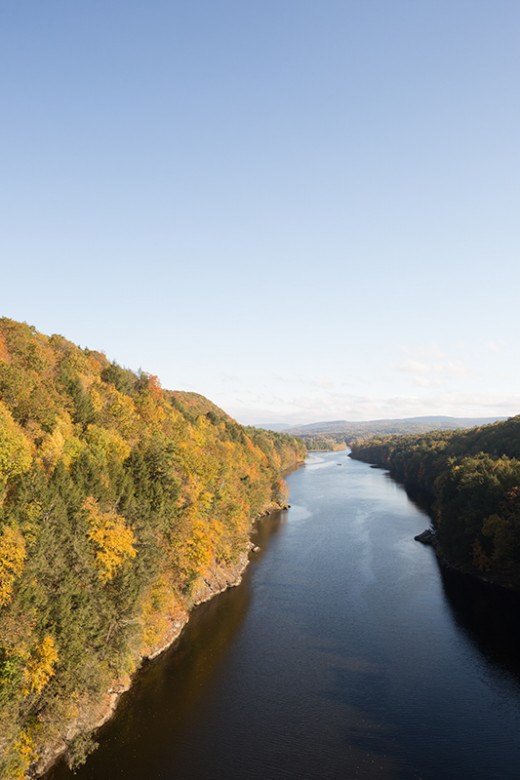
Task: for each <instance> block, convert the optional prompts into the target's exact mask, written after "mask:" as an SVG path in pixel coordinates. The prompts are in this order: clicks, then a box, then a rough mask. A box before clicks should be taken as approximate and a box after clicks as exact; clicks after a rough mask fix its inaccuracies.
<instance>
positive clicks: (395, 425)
mask: <svg viewBox="0 0 520 780" xmlns="http://www.w3.org/2000/svg"><path fill="white" fill-rule="evenodd" d="M505 419H506V418H505V417H448V416H443V415H428V416H423V417H404V418H399V419H381V420H363V421H358V422H353V421H351V420H326V421H323V422H316V423H309V424H307V425H284V424H282V423H276V424H274V425H259V426H257V427H259V428H267V429H268V430H272V431H283V432H284V433H289V434H291V436H296V437H298V438H301V439H304V441H305V443H306V445H307V448H308V449H311V450H325V449H336V448H337V445H338V444H340V443H343V442H346V443H347V444H349V443H350V442H351V441H354V440H355V439H361V438H367V437H370V436H390V435H396V434H397V435H399V434H420V433H427V432H428V431H435V430H457V429H458V428H474V427H476V426H480V425H488V424H490V423H495V422H499V421H501V420H505Z"/></svg>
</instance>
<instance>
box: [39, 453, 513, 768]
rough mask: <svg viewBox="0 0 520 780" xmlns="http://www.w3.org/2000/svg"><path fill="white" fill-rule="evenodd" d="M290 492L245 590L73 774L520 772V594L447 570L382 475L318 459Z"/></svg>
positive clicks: (221, 608) (190, 638) (160, 665)
mask: <svg viewBox="0 0 520 780" xmlns="http://www.w3.org/2000/svg"><path fill="white" fill-rule="evenodd" d="M338 464H341V466H338ZM289 483H290V487H291V502H292V504H293V508H292V509H291V510H290V511H289V512H288V513H281V514H279V515H277V516H273V517H270V518H268V519H267V520H265V521H264V522H263V523H262V524H261V526H260V527H259V529H258V537H257V543H258V544H260V546H261V547H262V553H260V555H259V557H258V558H255V560H254V561H253V563H252V564H251V566H250V568H249V570H248V572H247V575H246V577H245V579H244V582H243V583H242V585H241V586H240V587H239V588H235V589H233V590H230V591H228V592H227V593H225V594H223V595H222V596H219V597H218V598H216V599H214V600H213V601H212V602H209V603H208V604H205V605H203V606H201V607H200V608H198V609H197V610H196V612H195V613H194V615H193V617H192V619H191V620H190V623H189V624H188V627H187V628H186V630H185V632H184V634H183V635H182V637H181V639H180V641H179V642H178V643H177V645H176V646H175V647H173V648H171V649H170V650H169V651H168V652H167V653H165V654H164V655H163V656H162V657H160V658H159V659H157V660H156V661H154V662H152V663H150V664H148V665H147V666H146V667H145V668H144V669H143V670H142V672H141V673H140V674H139V675H138V676H137V678H136V682H135V684H134V686H133V688H132V690H131V691H130V692H129V693H128V694H126V695H125V696H124V697H123V699H122V701H121V704H120V707H119V709H118V713H117V716H116V718H114V720H113V721H112V722H110V723H109V724H107V725H106V726H105V727H104V728H103V729H102V730H101V732H100V734H99V736H98V740H99V741H100V747H99V749H98V750H97V751H96V753H94V754H93V756H92V757H91V758H90V759H89V760H88V762H87V764H86V765H85V766H84V767H82V768H81V769H80V770H79V771H78V773H77V775H76V777H77V778H78V780H116V778H125V779H128V780H137V779H138V778H139V780H257V779H258V780H356V778H360V779H361V778H362V779H363V780H376V779H377V780H387V779H388V780H407V779H408V778H410V779H411V778H417V779H418V778H423V779H424V780H426V779H428V780H430V779H431V780H433V779H435V780H451V778H453V780H455V779H456V778H457V779H463V780H465V778H468V780H469V778H471V780H501V779H504V780H505V779H506V778H507V779H509V778H510V779H511V780H513V778H514V779H515V780H517V778H518V777H520V685H519V682H520V653H519V650H520V637H519V631H518V628H517V623H518V620H517V616H518V605H519V600H518V598H516V597H514V598H513V597H511V598H510V597H508V596H505V597H502V596H501V595H500V594H497V593H496V592H495V591H493V590H491V589H490V588H480V587H478V586H475V585H474V584H473V583H471V582H470V581H469V580H467V579H466V578H464V577H461V576H460V575H455V574H452V573H442V572H441V571H440V569H439V566H438V564H437V561H436V559H435V556H434V554H433V551H432V550H431V548H427V547H423V546H422V545H420V544H418V543H417V542H414V540H413V536H414V534H416V533H418V532H419V531H421V530H423V529H424V528H425V527H426V526H427V525H428V524H429V519H428V517H426V516H425V515H424V514H422V513H421V511H420V510H419V509H418V508H417V507H416V506H415V505H414V504H413V503H412V502H411V501H410V500H409V499H408V498H407V496H406V494H405V492H404V490H403V489H402V488H401V487H400V486H398V485H396V484H395V483H394V482H393V481H392V480H390V479H389V478H388V477H387V475H386V474H384V473H383V472H382V471H380V470H375V469H371V468H370V467H369V466H367V465H366V464H363V463H359V462H356V461H352V460H350V459H348V458H347V457H346V454H345V453H330V454H325V455H323V454H320V455H315V456H312V457H311V458H310V459H309V462H308V465H306V466H305V467H304V468H303V469H301V470H299V471H297V472H295V473H294V474H292V475H291V476H290V477H289ZM71 777H72V774H71V773H70V772H69V771H68V770H67V769H66V767H65V766H64V765H63V764H60V765H58V766H56V767H55V768H54V769H53V770H52V771H51V772H50V773H49V774H48V780H66V779H67V780H70V778H71Z"/></svg>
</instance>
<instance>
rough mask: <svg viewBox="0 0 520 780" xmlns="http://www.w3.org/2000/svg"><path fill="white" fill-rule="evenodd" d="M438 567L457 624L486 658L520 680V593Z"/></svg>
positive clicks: (517, 682)
mask: <svg viewBox="0 0 520 780" xmlns="http://www.w3.org/2000/svg"><path fill="white" fill-rule="evenodd" d="M439 571H440V576H441V580H442V586H443V590H444V594H445V596H446V601H447V604H448V605H449V607H450V609H451V613H452V615H453V619H454V621H455V623H456V625H457V626H458V627H459V628H460V629H462V630H463V631H464V632H465V634H466V635H467V637H468V638H469V639H470V640H471V642H472V643H473V645H474V647H475V648H477V649H478V651H479V652H480V653H481V654H482V656H483V658H484V659H485V660H486V661H487V662H489V663H491V664H492V665H495V666H497V667H498V668H500V669H502V670H503V671H504V672H506V673H507V675H508V676H510V677H511V678H512V679H513V680H515V681H516V684H517V685H518V684H520V622H519V620H518V615H519V614H520V595H519V594H517V593H510V592H508V591H506V590H503V589H501V588H498V587H496V586H493V585H489V584H487V583H484V582H478V581H475V580H474V579H472V578H471V577H469V576H467V575H465V574H461V573H460V572H456V571H450V570H449V569H446V568H445V567H443V566H441V565H440V564H439Z"/></svg>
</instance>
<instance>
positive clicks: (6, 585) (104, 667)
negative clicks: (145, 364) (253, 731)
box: [0, 318, 305, 780]
mask: <svg viewBox="0 0 520 780" xmlns="http://www.w3.org/2000/svg"><path fill="white" fill-rule="evenodd" d="M304 456H305V448H304V446H303V444H302V443H301V442H298V441H296V440H295V439H293V438H291V437H290V436H287V435H284V434H277V433H269V432H266V431H260V430H258V429H254V428H244V427H242V426H241V425H239V424H238V423H236V422H235V421H234V420H233V419H232V418H230V417H229V416H228V415H227V414H225V413H224V412H223V411H222V410H220V409H219V408H218V407H216V406H215V405H214V404H212V403H211V402H210V401H208V400H207V399H205V398H203V397H202V396H200V395H197V394H195V393H182V392H169V391H165V390H163V389H162V388H161V386H160V384H159V382H158V380H157V378H156V377H154V376H152V375H149V374H145V373H139V374H135V373H133V372H132V371H130V370H128V369H124V368H121V367H120V366H118V365H117V364H115V363H110V362H109V361H108V360H107V358H106V357H105V356H104V355H103V354H102V353H100V352H95V351H91V350H88V349H84V350H82V349H80V348H78V347H76V346H75V345H74V344H71V343H70V342H69V341H67V340H66V339H65V338H63V337H62V336H57V335H54V336H51V337H46V336H44V335H42V334H40V333H38V332H37V331H36V330H35V329H34V328H32V327H29V326H28V325H25V324H20V323H16V322H13V321H11V320H8V319H5V318H4V319H0V722H1V723H2V733H1V735H0V776H1V777H2V778H3V779H4V780H9V779H11V780H14V779H15V778H17V779H18V778H23V777H25V776H27V773H28V772H29V773H31V774H32V773H33V772H37V770H38V768H42V767H43V766H44V765H45V763H46V762H47V761H48V760H51V759H52V757H53V755H55V753H56V752H58V751H62V750H64V749H65V748H67V749H68V752H69V756H70V759H71V761H72V762H74V761H76V762H80V761H81V760H82V759H83V757H84V755H85V753H86V752H88V750H89V749H90V748H91V744H90V739H89V737H88V732H89V730H91V729H92V728H93V727H94V726H96V725H97V724H98V723H99V722H101V721H102V720H103V719H104V718H106V717H107V716H108V715H109V713H110V711H111V709H112V708H113V707H114V705H115V702H116V700H117V695H118V692H119V691H121V690H123V689H125V688H126V687H127V686H128V683H129V677H130V675H131V674H132V672H133V671H134V670H135V669H136V667H137V666H138V664H139V663H140V660H141V659H142V658H143V657H146V656H151V655H154V654H156V653H157V652H159V651H160V650H161V648H163V647H165V646H166V645H167V644H168V643H169V642H171V641H172V639H173V638H174V637H175V636H176V635H177V634H178V632H179V630H180V628H181V627H182V625H184V623H185V622H186V620H187V616H188V613H189V610H190V609H191V607H192V606H193V605H194V604H195V603H198V602H199V601H201V600H204V599H206V598H209V597H210V596H211V595H212V594H213V593H215V592H218V591H219V590H221V589H223V588H225V587H227V586H228V585H230V584H234V583H236V582H237V581H238V580H239V578H240V573H241V571H242V569H243V567H244V566H245V563H246V561H247V552H248V545H249V531H250V528H251V522H252V520H253V519H254V518H255V517H257V516H258V515H259V514H261V513H262V512H264V511H265V510H266V509H267V508H269V507H270V506H272V505H274V504H277V503H278V504H281V503H283V502H284V500H285V485H284V482H283V479H282V475H283V472H284V471H286V470H288V469H290V468H293V467H294V466H295V465H296V464H297V463H298V462H301V461H302V460H303V458H304ZM273 502H274V504H273Z"/></svg>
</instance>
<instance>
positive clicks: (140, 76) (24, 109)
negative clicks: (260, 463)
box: [0, 0, 520, 422]
mask: <svg viewBox="0 0 520 780" xmlns="http://www.w3.org/2000/svg"><path fill="white" fill-rule="evenodd" d="M519 40H520V3H518V2H517V0H486V1H485V2H484V1H483V0H449V1H448V0H429V1H428V0H356V2H352V1H351V0H343V1H341V2H340V1H339V0H321V2H316V0H313V1H312V2H310V1H309V0H277V1H276V2H274V1H273V0H247V1H244V0H232V1H229V0H211V1H210V0H198V1H197V0H193V1H191V2H188V0H183V2H176V0H146V2H143V0H139V1H137V0H88V2H81V3H80V2H70V0H46V1H45V2H36V1H35V0H33V1H32V2H27V1H25V0H4V2H3V3H2V4H1V6H0V74H1V76H0V78H1V83H2V86H1V111H2V121H1V122H0V140H1V144H0V149H1V151H0V155H1V167H0V170H1V176H2V187H1V191H0V214H1V222H2V229H1V231H0V261H1V287H0V312H1V313H2V314H3V315H5V316H9V317H12V318H14V319H17V320H24V321H26V322H28V323H30V324H32V325H35V326H36V328H37V329H38V330H40V331H42V332H44V333H48V334H50V333H61V334H62V335H64V336H66V337H67V338H69V339H70V340H71V341H74V342H76V343H79V344H81V346H88V347H90V348H92V349H101V350H103V351H104V352H106V354H107V355H108V357H109V358H111V359H116V360H117V361H118V362H119V363H120V364H122V365H125V366H128V367H130V368H133V369H137V368H139V367H140V368H142V369H144V370H146V371H149V372H150V373H154V374H157V375H158V376H159V377H160V379H161V381H162V384H163V386H165V387H168V388H172V389H187V390H196V391H198V392H201V393H203V394H204V395H207V396H208V397H209V398H211V399H212V400H213V401H215V402H216V403H218V404H219V405H220V406H222V407H223V408H225V409H226V410H227V411H229V412H230V413H231V414H233V415H234V416H235V417H237V419H239V420H240V421H242V422H273V421H287V422H310V421H313V420H323V419H339V418H347V419H368V418H374V417H386V416H391V417H398V416H405V415H415V414H455V415H465V416H469V415H486V416H487V415H509V414H515V413H520V360H519V344H520V313H519V308H520V307H519V299H520V152H519V149H520V142H519V141H520V108H519V106H520V101H519V89H520V86H519V85H520V44H519Z"/></svg>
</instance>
